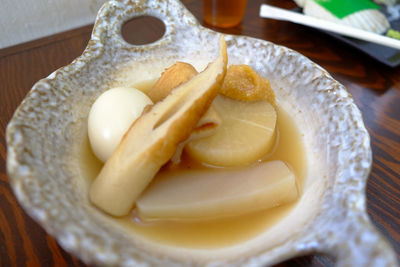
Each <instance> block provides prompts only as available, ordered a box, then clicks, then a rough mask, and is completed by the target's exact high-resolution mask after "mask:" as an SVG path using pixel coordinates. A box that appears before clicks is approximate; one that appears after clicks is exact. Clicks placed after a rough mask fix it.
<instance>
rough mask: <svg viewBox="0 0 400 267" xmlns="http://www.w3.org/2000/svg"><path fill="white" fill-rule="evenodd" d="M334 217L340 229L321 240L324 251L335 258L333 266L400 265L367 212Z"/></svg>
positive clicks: (367, 266)
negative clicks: (326, 238) (327, 238)
mask: <svg viewBox="0 0 400 267" xmlns="http://www.w3.org/2000/svg"><path fill="white" fill-rule="evenodd" d="M342 215H344V214H342ZM336 220H337V224H338V227H337V228H336V229H338V231H340V233H338V232H337V233H332V235H328V236H330V237H331V238H329V240H324V241H322V242H323V243H324V246H323V247H324V248H323V252H324V253H327V254H330V255H332V256H333V257H334V258H335V259H336V265H335V266H337V267H347V266H357V267H369V266H382V267H383V266H385V267H386V266H387V267H389V266H390V267H392V266H399V265H398V262H397V259H396V255H395V253H394V251H393V248H392V247H391V246H390V244H389V243H388V242H387V241H386V239H385V238H384V237H383V236H382V235H381V234H380V233H379V232H378V230H377V229H376V228H375V226H374V225H372V223H371V221H370V220H369V218H368V215H367V214H366V212H359V213H358V214H356V215H355V214H348V216H346V215H344V216H341V217H340V216H339V217H338V218H336Z"/></svg>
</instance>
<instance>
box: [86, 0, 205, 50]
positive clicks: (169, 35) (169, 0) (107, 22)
mask: <svg viewBox="0 0 400 267" xmlns="http://www.w3.org/2000/svg"><path fill="white" fill-rule="evenodd" d="M140 16H153V17H156V18H158V19H160V20H161V21H162V22H163V23H164V24H165V33H164V35H163V36H162V37H161V38H160V39H159V40H157V41H155V42H153V43H150V44H145V45H132V44H129V43H127V42H126V41H125V40H124V39H123V37H122V34H121V28H122V25H123V24H124V23H125V22H127V21H128V20H130V19H132V18H135V17H140ZM196 26H199V23H198V22H197V20H196V18H195V17H194V16H193V15H192V14H191V13H190V12H189V11H188V10H187V9H186V7H185V6H184V5H183V4H182V3H181V2H179V1H178V0H163V1H160V0H145V1H143V0H112V1H109V2H106V3H105V4H104V5H103V6H102V8H101V9H100V10H99V12H98V14H97V17H96V21H95V25H94V28H93V32H92V37H91V40H90V42H91V43H92V44H94V45H92V46H93V47H96V46H97V48H98V47H99V46H100V47H102V48H103V49H128V50H134V51H137V52H140V50H142V49H145V50H146V51H149V47H150V48H151V47H153V48H154V49H156V48H159V47H160V46H165V45H168V44H169V43H172V42H173V41H174V38H176V36H177V34H178V33H179V32H185V31H186V30H188V29H189V28H192V29H193V28H197V27H196ZM138 50H139V51H138Z"/></svg>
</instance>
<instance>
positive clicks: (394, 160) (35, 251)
mask: <svg viewBox="0 0 400 267" xmlns="http://www.w3.org/2000/svg"><path fill="white" fill-rule="evenodd" d="M183 3H184V4H185V5H186V6H187V7H188V9H189V10H190V11H191V12H192V13H193V14H194V15H195V16H196V17H197V18H198V19H199V21H200V22H202V4H201V1H199V0H184V1H183ZM262 3H268V4H271V5H275V6H280V7H285V8H293V7H295V4H294V3H293V2H292V1H291V0H270V1H268V0H249V2H248V7H247V10H246V14H245V17H244V20H243V22H242V24H240V25H239V26H237V27H235V28H231V29H225V30H220V29H217V30H220V31H222V32H226V33H231V34H241V35H247V36H252V37H256V38H260V39H264V40H268V41H271V42H274V43H277V44H279V45H284V46H287V47H289V48H292V49H294V50H296V51H298V52H300V53H302V54H304V55H305V56H307V57H309V58H310V59H311V60H313V61H314V62H316V63H317V64H319V65H321V66H322V67H323V68H325V69H326V70H328V71H329V72H330V73H331V75H332V76H333V77H334V78H335V79H337V80H338V81H340V82H341V83H342V84H344V85H345V86H346V87H347V89H348V90H349V92H350V93H351V94H352V95H353V97H354V99H355V102H356V104H357V105H358V107H359V108H360V109H361V111H362V113H363V116H364V120H365V124H366V127H367V129H368V131H369V133H370V135H371V145H372V150H373V166H372V171H371V175H370V178H369V180H368V185H367V205H368V213H369V215H370V218H371V219H372V221H373V223H374V224H375V225H376V226H377V228H378V229H379V230H380V231H381V232H382V233H383V234H384V236H385V237H386V238H387V239H388V240H389V242H390V243H391V244H392V246H393V248H394V249H395V251H396V253H397V258H398V259H399V260H400V67H397V68H389V67H386V66H384V65H382V64H380V63H378V62H376V61H374V60H373V59H371V58H369V57H368V56H366V55H364V54H363V53H361V52H359V51H358V50H356V49H353V48H351V47H349V46H347V45H345V44H343V43H341V42H340V41H337V40H335V39H333V38H332V37H329V36H328V35H325V34H323V33H321V32H319V31H316V30H313V29H310V28H306V27H304V26H300V25H295V24H291V23H288V22H280V21H275V20H267V19H261V18H259V17H258V12H259V7H260V5H261V4H262ZM148 24H149V23H142V24H141V25H139V26H137V25H136V26H135V25H130V26H129V27H128V28H126V29H124V35H125V36H127V39H129V38H133V39H134V40H138V41H142V40H147V39H148V40H152V38H155V37H154V36H155V35H157V34H159V33H160V32H161V31H162V26H154V25H153V26H151V25H150V26H148ZM146 27H147V29H149V28H148V27H150V30H146ZM91 29H92V26H87V27H83V28H80V29H76V30H73V31H69V32H66V33H61V34H57V35H55V36H51V37H48V38H44V39H41V40H37V41H33V42H30V43H26V44H21V45H18V46H14V47H11V48H6V49H3V50H0V82H1V83H0V84H1V87H0V100H1V108H0V127H1V131H0V161H1V162H0V190H1V194H0V207H1V208H0V266H86V265H85V264H84V263H83V262H81V261H80V260H79V259H77V258H75V257H74V256H72V255H70V254H69V253H67V252H65V251H64V250H63V249H62V248H61V247H59V246H58V244H57V242H56V241H55V239H54V238H52V237H51V236H49V235H47V234H46V233H45V232H44V230H43V229H42V228H41V227H40V226H39V225H38V224H36V223H35V222H34V221H33V220H32V219H31V218H30V217H29V216H28V215H26V213H25V212H24V211H23V210H22V208H21V207H20V206H19V204H18V202H17V201H16V199H15V197H14V195H13V192H12V190H11V188H10V186H9V182H8V178H7V174H6V167H5V161H6V157H7V155H6V142H5V129H6V126H7V123H8V121H9V120H10V118H11V116H12V114H13V112H14V110H15V109H16V108H17V106H18V105H19V104H20V103H21V101H22V100H23V98H24V96H25V95H26V94H27V92H28V91H29V90H30V88H31V87H32V86H33V84H34V83H35V82H36V81H38V80H39V79H41V78H44V77H46V76H47V75H49V74H50V73H51V72H53V71H54V70H56V69H57V68H59V67H62V66H64V65H67V64H69V63H70V62H71V61H72V60H73V59H74V58H76V57H77V56H79V55H80V54H81V53H82V51H83V50H84V48H85V46H86V45H87V42H88V40H89V38H90V33H91ZM134 40H133V41H134ZM333 265H334V262H333V261H332V260H330V259H328V258H327V257H325V256H323V255H309V256H304V257H299V258H296V259H292V260H290V261H287V262H284V263H281V264H279V265H277V266H333Z"/></svg>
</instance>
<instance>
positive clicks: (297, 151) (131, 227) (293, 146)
mask: <svg viewBox="0 0 400 267" xmlns="http://www.w3.org/2000/svg"><path fill="white" fill-rule="evenodd" d="M139 89H140V88H139ZM277 130H278V131H277V137H276V139H277V142H276V145H275V147H274V148H273V150H272V151H271V152H270V153H269V154H268V155H266V156H265V157H264V159H262V160H264V161H269V160H282V161H284V162H286V163H287V164H288V165H289V166H290V167H291V168H292V169H293V171H294V172H295V174H296V179H297V186H298V189H299V192H300V194H301V191H302V188H303V183H304V176H305V166H306V164H305V163H306V159H305V151H304V147H303V143H302V138H301V136H300V133H299V132H298V130H297V127H296V125H295V123H294V122H293V120H292V119H291V117H290V116H289V115H288V114H287V113H286V112H285V111H283V110H282V109H278V120H277ZM83 147H84V148H83V151H82V161H81V162H82V171H83V173H84V176H85V177H87V178H88V179H89V182H90V181H92V180H93V179H95V178H96V176H97V174H98V173H99V171H100V169H101V167H102V163H101V162H99V161H98V160H97V158H96V157H95V156H94V155H93V153H92V151H91V148H90V145H89V141H88V139H87V140H86V141H85V145H84V146H83ZM189 166H190V167H192V168H207V169H209V170H210V172H212V171H213V168H212V167H206V166H203V165H201V164H200V163H198V162H195V161H193V160H191V159H190V158H189V157H188V156H187V155H185V156H184V159H183V161H182V163H181V164H180V166H178V169H179V168H186V167H189ZM175 168H176V167H174V168H170V167H168V166H167V167H164V168H163V169H162V171H174V169H175ZM155 179H157V177H156V178H155ZM243 179H245V177H243ZM294 205H296V203H291V204H288V205H284V206H280V207H277V208H273V209H269V210H264V211H261V212H256V213H252V214H246V215H243V216H239V217H235V218H225V219H219V220H213V221H206V222H179V221H152V222H144V221H142V220H141V219H140V218H139V217H138V216H137V215H136V212H135V210H133V211H132V213H131V214H130V215H129V216H126V217H124V218H116V220H117V221H118V222H119V223H121V225H123V226H124V227H125V228H126V229H127V230H128V231H132V232H135V233H136V234H140V235H142V236H144V237H146V238H149V239H151V240H153V241H156V242H158V243H164V244H170V245H174V246H182V247H190V248H216V247H224V246H229V245H233V244H235V243H239V242H242V241H245V240H249V239H251V238H253V237H255V236H257V234H259V233H261V232H262V231H265V230H266V229H267V228H269V227H271V226H273V225H274V224H275V223H277V222H278V221H279V219H281V218H282V217H283V216H285V214H287V213H288V212H289V211H290V210H291V209H292V208H293V207H294Z"/></svg>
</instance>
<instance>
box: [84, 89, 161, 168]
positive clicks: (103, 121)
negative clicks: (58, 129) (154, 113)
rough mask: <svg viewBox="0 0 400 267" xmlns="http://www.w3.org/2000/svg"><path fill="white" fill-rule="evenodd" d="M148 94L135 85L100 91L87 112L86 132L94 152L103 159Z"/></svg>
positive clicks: (138, 110)
mask: <svg viewBox="0 0 400 267" xmlns="http://www.w3.org/2000/svg"><path fill="white" fill-rule="evenodd" d="M152 104H153V102H152V101H151V100H150V98H149V97H148V96H147V95H146V94H144V93H143V92H141V91H140V90H138V89H135V88H129V87H115V88H112V89H109V90H107V91H105V92H104V93H103V94H101V95H100V96H99V97H98V98H97V99H96V101H95V102H94V104H93V105H92V108H91V109H90V112H89V118H88V135H89V141H90V145H91V147H92V150H93V153H94V154H95V155H96V157H97V158H98V159H100V160H101V161H102V162H106V161H107V159H108V158H109V157H110V156H111V154H112V153H113V152H114V150H115V149H116V148H117V146H118V144H119V143H120V141H121V139H122V137H123V135H124V134H125V132H126V131H127V130H128V129H129V127H130V125H131V124H132V123H133V122H134V121H135V120H136V119H137V118H138V117H139V116H140V115H141V114H142V112H143V109H144V108H145V107H146V106H147V105H152Z"/></svg>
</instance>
